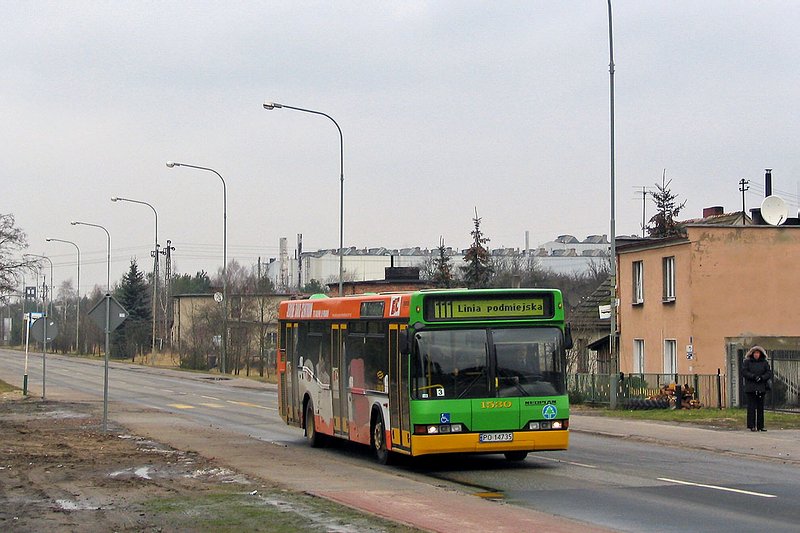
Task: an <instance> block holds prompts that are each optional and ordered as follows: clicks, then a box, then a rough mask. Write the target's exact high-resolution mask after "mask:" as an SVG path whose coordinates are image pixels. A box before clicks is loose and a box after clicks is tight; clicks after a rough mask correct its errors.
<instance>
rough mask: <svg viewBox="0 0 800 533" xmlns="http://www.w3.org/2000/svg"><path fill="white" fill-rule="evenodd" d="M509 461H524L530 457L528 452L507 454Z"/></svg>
mask: <svg viewBox="0 0 800 533" xmlns="http://www.w3.org/2000/svg"><path fill="white" fill-rule="evenodd" d="M503 455H505V456H506V460H507V461H524V460H525V458H526V457H528V452H505V453H504V454H503Z"/></svg>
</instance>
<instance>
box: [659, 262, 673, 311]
mask: <svg viewBox="0 0 800 533" xmlns="http://www.w3.org/2000/svg"><path fill="white" fill-rule="evenodd" d="M661 265H662V267H663V272H664V293H663V298H664V302H674V301H675V256H672V257H665V258H664V259H663V260H662V261H661Z"/></svg>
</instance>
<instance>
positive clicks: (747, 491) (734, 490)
mask: <svg viewBox="0 0 800 533" xmlns="http://www.w3.org/2000/svg"><path fill="white" fill-rule="evenodd" d="M658 480H659V481H666V482H667V483H677V484H678V485H689V486H691V487H702V488H704V489H714V490H723V491H726V492H735V493H737V494H747V495H748V496H759V497H761V498H777V496H776V495H774V494H764V493H763V492H752V491H749V490H741V489H732V488H730V487H720V486H717V485H706V484H704V483H692V482H691V481H681V480H679V479H669V478H666V477H660V478H658Z"/></svg>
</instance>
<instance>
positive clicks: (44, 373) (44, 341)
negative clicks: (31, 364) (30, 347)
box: [24, 254, 53, 400]
mask: <svg viewBox="0 0 800 533" xmlns="http://www.w3.org/2000/svg"><path fill="white" fill-rule="evenodd" d="M24 257H38V258H39V259H45V260H46V261H47V262H48V263H50V294H49V295H48V298H45V299H44V317H43V318H44V335H43V337H44V338H43V339H42V400H44V399H45V383H47V381H46V380H45V378H46V377H47V321H48V320H50V313H49V312H48V309H47V307H48V303H49V302H48V300H50V302H52V301H53V262H52V261H51V260H50V258H49V257H47V256H44V255H37V254H25V255H24ZM46 286H47V282H45V287H46ZM27 374H28V373H27V370H26V372H25V375H26V376H27Z"/></svg>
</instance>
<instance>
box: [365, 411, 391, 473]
mask: <svg viewBox="0 0 800 533" xmlns="http://www.w3.org/2000/svg"><path fill="white" fill-rule="evenodd" d="M370 441H371V444H372V451H374V452H375V459H377V461H378V463H380V464H382V465H388V464H389V463H390V462H391V454H392V452H390V451H389V449H388V448H387V447H386V425H385V424H384V422H383V415H382V414H380V413H377V414H375V415H373V421H372V438H371V439H370Z"/></svg>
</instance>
